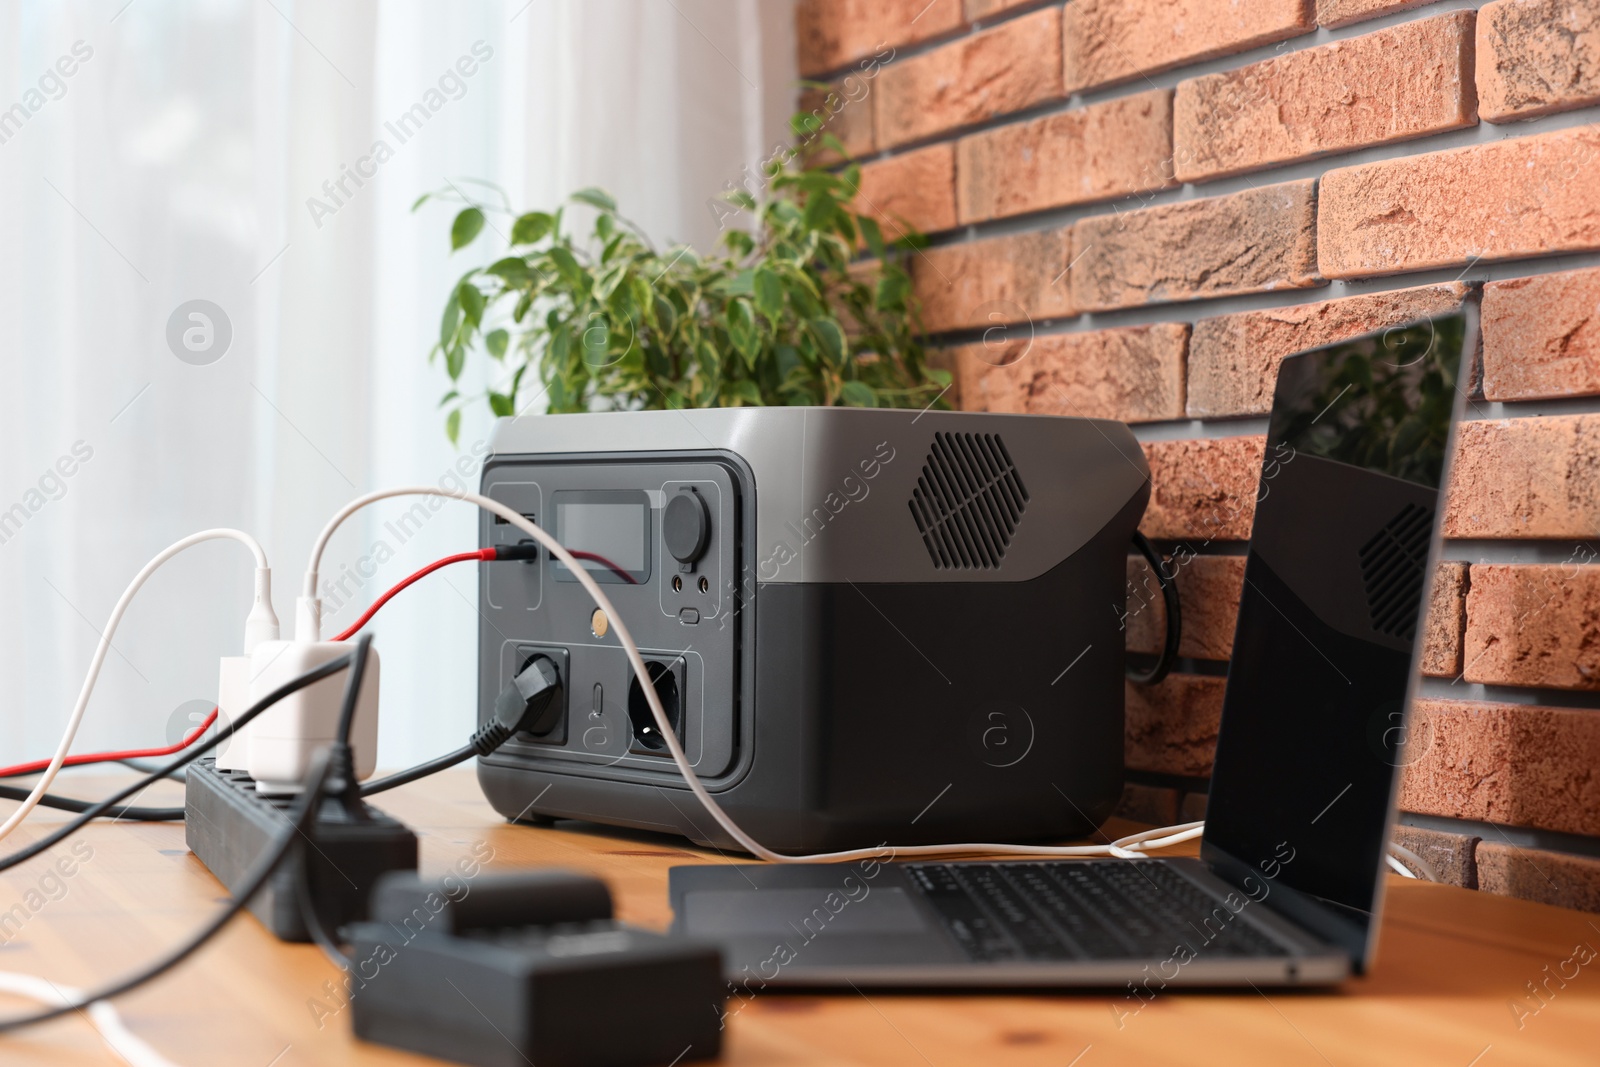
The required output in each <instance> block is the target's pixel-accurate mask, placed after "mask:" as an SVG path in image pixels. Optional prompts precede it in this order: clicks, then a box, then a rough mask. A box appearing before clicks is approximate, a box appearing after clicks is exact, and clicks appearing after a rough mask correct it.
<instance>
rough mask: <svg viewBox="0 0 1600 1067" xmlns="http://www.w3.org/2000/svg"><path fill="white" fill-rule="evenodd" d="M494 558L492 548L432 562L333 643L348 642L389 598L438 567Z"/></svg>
mask: <svg viewBox="0 0 1600 1067" xmlns="http://www.w3.org/2000/svg"><path fill="white" fill-rule="evenodd" d="M494 558H495V550H494V549H492V548H480V549H478V550H476V551H474V552H457V553H456V554H455V555H453V556H446V557H444V558H443V559H436V560H434V561H433V562H432V563H430V564H428V565H427V566H426V567H424V568H422V569H421V570H420V571H417V572H416V573H415V574H413V575H411V576H410V577H408V578H404V579H402V580H401V581H400V582H399V583H398V584H397V585H395V586H394V588H392V589H390V590H389V591H388V592H387V593H385V594H383V595H382V596H381V597H379V598H378V599H377V600H374V601H373V602H372V607H370V608H368V609H367V610H366V612H365V613H364V614H363V615H362V616H361V618H359V619H357V620H356V621H355V622H353V623H351V624H350V626H349V628H348V629H346V630H345V631H344V632H343V633H341V634H340V635H339V636H337V637H335V638H334V640H335V641H346V640H349V639H350V638H351V637H353V636H354V635H355V634H356V633H357V632H358V631H359V630H360V629H361V628H362V627H363V626H365V625H366V624H367V623H368V622H369V621H370V620H371V619H372V617H373V616H374V615H376V614H377V613H378V609H379V608H381V607H383V606H384V605H385V604H387V603H388V602H389V600H390V598H391V597H393V596H394V595H395V594H396V593H398V592H400V590H402V589H404V588H405V587H406V586H408V585H410V584H411V583H412V582H415V581H416V580H417V579H419V578H425V577H427V576H428V575H430V574H432V573H433V572H434V571H436V570H438V569H439V568H440V567H448V566H449V565H450V564H452V563H465V562H467V561H468V560H473V559H481V560H485V561H490V560H493V559H494Z"/></svg>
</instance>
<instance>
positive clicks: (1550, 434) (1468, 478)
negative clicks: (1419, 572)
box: [1444, 415, 1600, 538]
mask: <svg viewBox="0 0 1600 1067" xmlns="http://www.w3.org/2000/svg"><path fill="white" fill-rule="evenodd" d="M1597 530H1600V415H1560V416H1548V417H1544V418H1535V419H1494V420H1476V421H1472V422H1464V423H1462V424H1461V425H1460V426H1459V427H1458V428H1457V430H1456V451H1455V458H1454V462H1453V463H1452V469H1451V472H1450V493H1449V497H1448V500H1447V502H1446V506H1445V517H1444V535H1445V536H1446V537H1454V538H1484V537H1518V538H1523V537H1544V538H1554V537H1573V538H1586V537H1593V536H1594V535H1595V532H1596V531H1597Z"/></svg>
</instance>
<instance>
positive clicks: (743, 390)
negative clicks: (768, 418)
mask: <svg viewBox="0 0 1600 1067" xmlns="http://www.w3.org/2000/svg"><path fill="white" fill-rule="evenodd" d="M722 395H723V398H724V399H726V400H731V401H733V403H732V404H731V405H729V406H730V407H743V406H745V405H749V406H750V407H757V408H758V407H760V406H761V405H762V404H764V403H766V401H765V400H763V399H762V396H761V390H760V388H758V387H757V386H756V383H755V382H752V381H751V380H750V379H748V378H743V379H740V380H739V381H736V382H729V383H728V384H727V385H726V386H725V387H724V388H723V390H722Z"/></svg>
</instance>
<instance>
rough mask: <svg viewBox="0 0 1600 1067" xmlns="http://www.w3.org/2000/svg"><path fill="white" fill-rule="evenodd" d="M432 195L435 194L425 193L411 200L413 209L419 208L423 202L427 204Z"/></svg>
mask: <svg viewBox="0 0 1600 1067" xmlns="http://www.w3.org/2000/svg"><path fill="white" fill-rule="evenodd" d="M431 196H433V194H432V193H423V194H422V195H421V196H419V197H417V198H416V199H415V200H413V201H412V202H411V210H412V211H416V210H417V208H419V207H421V206H422V205H423V204H426V203H427V202H428V198H429V197H431Z"/></svg>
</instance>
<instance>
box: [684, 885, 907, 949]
mask: <svg viewBox="0 0 1600 1067" xmlns="http://www.w3.org/2000/svg"><path fill="white" fill-rule="evenodd" d="M681 916H682V920H683V929H684V932H685V933H689V934H699V935H702V936H712V937H749V936H753V935H760V934H781V933H790V934H799V935H800V936H802V937H805V938H807V939H810V938H813V937H816V936H818V935H821V934H917V933H922V932H924V931H926V930H927V929H928V924H927V923H926V922H925V921H924V920H923V918H922V915H921V913H920V912H919V911H918V910H917V906H916V905H915V904H914V903H912V901H911V898H910V897H908V896H907V895H906V892H905V890H903V889H900V888H898V887H892V886H886V887H884V888H882V889H878V890H876V891H874V892H872V893H869V894H867V895H866V896H864V897H861V898H860V899H857V900H850V899H847V898H846V897H844V896H841V895H840V894H839V893H837V892H832V891H829V890H827V889H824V888H822V887H820V886H819V887H810V888H805V889H734V890H713V889H706V890H697V891H691V892H689V893H686V894H684V897H683V905H682V909H681Z"/></svg>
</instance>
